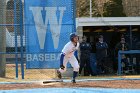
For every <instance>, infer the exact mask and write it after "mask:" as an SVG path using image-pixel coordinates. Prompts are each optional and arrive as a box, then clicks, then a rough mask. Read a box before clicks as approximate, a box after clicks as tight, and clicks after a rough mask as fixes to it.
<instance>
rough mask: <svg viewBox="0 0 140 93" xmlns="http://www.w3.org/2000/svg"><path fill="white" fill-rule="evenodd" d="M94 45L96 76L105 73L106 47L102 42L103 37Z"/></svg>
mask: <svg viewBox="0 0 140 93" xmlns="http://www.w3.org/2000/svg"><path fill="white" fill-rule="evenodd" d="M98 40H99V41H98V42H97V43H96V59H97V70H98V74H100V73H105V64H104V63H105V58H106V57H107V49H108V45H107V43H106V42H104V40H103V36H102V35H100V36H99V38H98Z"/></svg>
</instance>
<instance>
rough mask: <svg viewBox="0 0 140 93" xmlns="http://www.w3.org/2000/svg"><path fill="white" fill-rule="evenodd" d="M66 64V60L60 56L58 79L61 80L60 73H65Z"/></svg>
mask: <svg viewBox="0 0 140 93" xmlns="http://www.w3.org/2000/svg"><path fill="white" fill-rule="evenodd" d="M62 57H63V58H62ZM67 62H68V58H67V57H65V56H63V55H62V54H61V57H60V68H59V69H58V70H57V76H58V78H59V79H61V78H62V75H61V73H64V72H65V71H66V69H67Z"/></svg>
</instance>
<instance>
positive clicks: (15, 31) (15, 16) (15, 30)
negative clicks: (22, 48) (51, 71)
mask: <svg viewBox="0 0 140 93" xmlns="http://www.w3.org/2000/svg"><path fill="white" fill-rule="evenodd" d="M16 1H17V0H14V10H13V11H14V33H15V65H16V68H15V70H16V79H18V53H17V52H18V48H17V47H18V46H17V25H16V24H17V13H16V12H17V6H16Z"/></svg>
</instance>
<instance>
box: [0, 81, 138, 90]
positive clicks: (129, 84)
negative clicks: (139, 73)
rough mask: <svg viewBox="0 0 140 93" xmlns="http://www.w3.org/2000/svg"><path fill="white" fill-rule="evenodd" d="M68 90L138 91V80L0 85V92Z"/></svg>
mask: <svg viewBox="0 0 140 93" xmlns="http://www.w3.org/2000/svg"><path fill="white" fill-rule="evenodd" d="M60 87H61V88H62V87H65V88H69V87H94V88H126V89H140V80H109V81H108V80H106V81H90V82H87V81H86V82H85V81H84V82H77V83H76V84H72V83H70V82H67V83H66V82H63V83H62V82H61V83H60V82H57V83H48V84H41V83H28V84H24V83H21V84H0V90H12V89H31V88H60Z"/></svg>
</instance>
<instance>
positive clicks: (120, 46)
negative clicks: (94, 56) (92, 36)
mask: <svg viewBox="0 0 140 93" xmlns="http://www.w3.org/2000/svg"><path fill="white" fill-rule="evenodd" d="M128 49H129V46H128V43H126V42H125V38H124V36H122V37H121V41H120V42H118V43H117V44H116V46H115V51H116V57H117V55H118V51H119V50H122V51H125V50H128ZM121 61H122V62H123V64H124V67H125V66H126V65H128V60H127V58H126V55H122V60H121ZM114 66H115V71H116V72H117V68H118V61H116V62H115V64H114Z"/></svg>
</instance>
